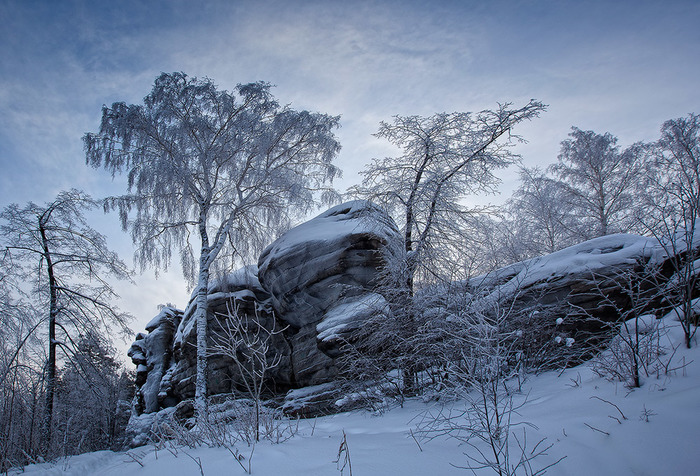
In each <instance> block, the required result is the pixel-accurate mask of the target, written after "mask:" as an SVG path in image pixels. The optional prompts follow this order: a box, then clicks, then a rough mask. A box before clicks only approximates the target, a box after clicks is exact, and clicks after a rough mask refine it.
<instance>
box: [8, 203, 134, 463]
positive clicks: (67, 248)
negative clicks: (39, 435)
mask: <svg viewBox="0 0 700 476" xmlns="http://www.w3.org/2000/svg"><path fill="white" fill-rule="evenodd" d="M96 205H97V203H96V202H95V201H94V200H92V198H90V196H89V195H86V194H85V193H83V192H81V191H78V190H70V191H67V192H61V193H59V194H58V196H57V197H56V199H55V200H54V201H52V202H50V203H47V204H45V205H37V204H34V203H29V204H28V205H26V206H24V207H21V206H19V205H17V204H12V205H10V206H8V207H6V208H5V209H4V210H3V211H2V213H1V214H0V219H2V223H1V224H0V232H1V233H2V239H3V240H4V241H5V242H6V249H7V252H8V253H9V254H10V255H11V256H12V259H13V263H14V266H15V267H16V269H17V272H19V273H20V276H21V277H22V279H23V280H24V282H25V283H33V285H34V289H32V294H34V296H35V299H38V300H39V303H38V305H37V306H36V307H37V308H39V309H44V310H45V311H44V312H45V318H44V319H42V320H41V321H39V322H45V323H47V329H46V330H47V336H46V340H45V342H46V346H47V358H46V363H45V374H44V375H45V378H44V382H45V405H44V422H43V435H44V438H45V440H44V441H45V443H46V448H45V451H48V450H49V445H50V442H51V436H52V434H51V433H52V419H53V405H54V395H55V391H56V379H57V366H58V355H57V350H58V349H59V348H60V349H61V350H62V351H63V353H64V354H65V355H67V356H70V355H72V353H73V352H75V349H76V348H77V344H76V340H75V339H76V337H77V335H78V334H79V333H86V332H90V333H94V334H97V335H104V334H106V333H107V329H109V328H111V327H113V326H116V327H117V328H118V329H119V330H121V331H123V332H125V333H126V332H127V331H128V330H129V329H128V327H127V323H128V320H129V318H130V316H129V315H127V314H125V313H122V312H120V311H119V310H118V309H117V308H116V307H114V306H113V305H112V300H113V299H114V298H117V297H118V296H117V294H116V293H115V291H114V289H113V288H112V286H111V284H110V282H108V281H107V279H108V278H109V277H114V278H117V279H129V278H130V274H129V270H128V268H127V267H126V266H125V265H124V263H123V262H122V261H121V260H120V259H119V257H118V256H117V254H116V253H114V252H112V251H110V250H109V248H108V247H107V244H106V240H105V237H104V236H103V235H101V234H100V233H98V232H97V231H95V230H94V229H93V228H92V227H90V226H89V225H88V223H87V220H86V218H85V214H84V213H85V212H86V211H87V210H90V209H93V208H94V207H95V206H96ZM35 330H36V327H34V328H32V329H31V331H32V332H34V331H35Z"/></svg>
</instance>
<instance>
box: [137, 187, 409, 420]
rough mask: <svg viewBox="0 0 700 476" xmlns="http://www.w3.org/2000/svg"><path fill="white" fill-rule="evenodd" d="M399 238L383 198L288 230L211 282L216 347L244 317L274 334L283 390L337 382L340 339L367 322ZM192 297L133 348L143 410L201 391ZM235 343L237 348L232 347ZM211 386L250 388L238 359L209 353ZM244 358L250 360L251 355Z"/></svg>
mask: <svg viewBox="0 0 700 476" xmlns="http://www.w3.org/2000/svg"><path fill="white" fill-rule="evenodd" d="M399 242H400V234H399V231H398V229H397V227H396V225H395V224H394V222H393V220H391V218H389V217H388V216H387V215H386V214H385V213H384V212H382V211H381V210H380V209H379V208H378V207H376V206H374V205H372V204H371V203H368V202H364V201H354V202H349V203H345V204H342V205H339V206H337V207H334V208H331V209H330V210H328V211H326V212H324V213H322V214H321V215H319V216H318V217H316V218H314V219H312V220H310V221H308V222H306V223H303V224H301V225H299V226H297V227H296V228H293V229H291V230H290V231H289V232H287V233H285V234H284V235H282V236H281V237H280V238H279V239H278V240H276V241H275V242H274V243H272V244H271V245H270V246H269V247H268V248H267V249H266V250H265V251H264V252H263V253H262V255H261V256H260V259H259V263H258V266H248V267H246V268H243V269H241V270H238V271H236V272H234V273H232V274H231V275H229V276H227V277H226V278H225V279H223V280H220V281H216V282H214V283H212V285H210V287H209V296H208V303H209V313H208V325H209V327H208V328H209V333H210V335H209V336H208V340H209V344H210V348H214V347H215V346H216V345H217V344H220V343H221V342H222V341H225V340H226V330H227V328H230V327H231V323H232V322H236V323H237V326H238V328H239V329H244V332H248V333H255V332H262V333H263V335H268V334H269V335H270V338H269V347H268V349H267V357H268V361H270V362H271V361H273V360H276V361H279V363H278V365H276V366H275V367H274V368H273V369H271V370H270V371H269V372H268V373H267V374H266V387H267V388H268V389H269V390H270V391H272V392H274V393H275V394H284V393H286V392H287V391H288V390H289V389H292V388H300V387H307V386H312V385H318V384H323V383H328V382H331V381H333V380H334V379H335V377H336V376H337V368H336V366H335V358H336V357H337V356H338V353H339V344H338V343H339V341H340V340H342V338H343V337H344V336H346V335H348V334H349V333H350V332H351V331H352V330H354V329H356V328H357V327H358V326H360V325H361V323H362V320H363V319H364V318H366V317H367V316H368V313H369V312H371V307H369V303H371V302H375V301H380V300H381V299H382V298H381V296H378V295H377V294H375V293H373V292H372V290H373V288H374V285H375V282H376V279H377V277H378V275H379V270H380V269H381V267H382V266H383V264H384V263H385V262H386V260H387V259H389V258H390V257H391V256H392V255H393V251H392V250H394V249H395V246H394V245H395V244H396V243H399ZM193 311H194V307H193V305H192V304H190V306H188V307H187V308H186V309H185V310H184V311H179V310H176V309H172V308H164V310H163V311H162V312H161V313H160V314H159V315H158V316H156V318H154V319H153V320H152V321H151V323H149V325H148V327H147V329H146V330H147V331H148V334H139V335H138V336H137V340H136V342H134V344H133V345H132V348H131V350H130V351H129V356H130V357H131V358H132V360H133V362H134V364H136V365H137V371H138V375H137V386H138V387H139V390H138V392H137V399H136V402H137V404H136V405H135V410H136V413H137V414H141V413H152V412H156V411H158V410H160V409H162V408H165V407H170V406H173V405H176V404H177V403H179V402H181V401H183V400H186V399H188V398H192V397H194V384H195V378H196V345H195V344H196V325H195V323H194V319H193V314H194V312H193ZM234 351H235V350H234ZM208 360H209V374H208V389H209V393H210V394H211V395H215V394H225V393H230V392H232V391H235V390H236V389H238V390H242V389H243V377H242V375H241V372H240V369H239V368H238V367H237V365H236V364H235V362H234V361H233V360H232V359H231V358H230V357H228V356H226V355H221V354H217V353H216V352H213V353H212V355H210V356H209V359H208ZM243 360H245V359H243Z"/></svg>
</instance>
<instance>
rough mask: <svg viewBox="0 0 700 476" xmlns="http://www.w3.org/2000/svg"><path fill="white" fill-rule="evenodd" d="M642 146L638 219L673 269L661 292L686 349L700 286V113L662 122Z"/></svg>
mask: <svg viewBox="0 0 700 476" xmlns="http://www.w3.org/2000/svg"><path fill="white" fill-rule="evenodd" d="M646 150H647V152H648V160H647V166H648V169H647V173H646V174H645V177H646V181H645V183H644V188H645V192H646V193H645V195H644V197H645V203H644V205H645V207H644V210H645V212H644V214H643V215H641V216H640V220H641V222H642V223H643V224H644V225H645V227H646V228H647V229H648V230H649V231H650V232H651V233H653V234H654V236H655V237H657V238H658V239H659V242H660V243H661V246H662V247H663V248H664V250H665V252H666V255H667V257H668V262H669V264H670V266H671V267H672V268H673V277H672V278H671V280H670V281H669V283H668V285H667V287H666V289H665V296H666V299H667V300H668V302H669V303H670V304H672V305H674V306H676V307H678V308H679V311H680V312H679V317H680V321H681V323H682V327H683V331H684V333H685V343H686V346H687V347H688V348H690V347H691V344H692V339H693V336H694V335H695V333H696V331H697V318H696V317H695V316H696V315H697V313H696V311H695V309H694V307H693V299H694V298H695V297H696V295H697V292H698V285H699V284H700V276H698V269H697V266H698V261H697V260H698V258H700V229H699V228H698V226H699V225H700V223H698V220H699V219H700V116H699V115H697V114H689V115H688V117H682V118H678V119H673V120H669V121H666V122H665V123H664V124H663V126H662V127H661V138H660V139H659V140H658V141H657V142H656V143H654V144H651V145H648V146H647V148H646Z"/></svg>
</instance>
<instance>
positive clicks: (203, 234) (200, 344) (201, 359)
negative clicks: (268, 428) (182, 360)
mask: <svg viewBox="0 0 700 476" xmlns="http://www.w3.org/2000/svg"><path fill="white" fill-rule="evenodd" d="M199 235H200V238H201V241H202V248H201V252H200V255H199V277H198V279H197V292H196V297H195V311H194V319H195V322H196V324H197V382H196V384H195V394H194V409H195V415H196V418H197V425H198V426H200V427H202V426H203V424H204V423H205V422H206V420H207V418H208V413H209V412H208V408H207V390H208V389H207V387H208V385H207V378H208V362H207V347H208V345H207V310H208V305H207V291H208V288H209V267H210V266H211V256H210V255H211V253H212V250H211V249H210V247H209V236H208V234H207V221H206V211H205V210H203V211H201V212H200V222H199Z"/></svg>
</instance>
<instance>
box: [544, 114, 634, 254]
mask: <svg viewBox="0 0 700 476" xmlns="http://www.w3.org/2000/svg"><path fill="white" fill-rule="evenodd" d="M571 129H572V130H571V133H569V137H571V138H570V139H567V140H565V141H563V142H562V143H561V152H560V154H559V157H558V158H559V162H558V163H557V164H555V165H553V166H552V167H551V169H550V170H551V171H552V172H553V173H554V175H555V176H556V178H557V179H558V180H559V181H560V182H561V183H562V184H563V185H564V186H565V188H566V193H567V202H568V205H569V206H570V207H571V212H572V213H573V215H574V216H575V218H576V221H575V222H574V223H575V224H577V226H576V227H575V228H574V230H572V231H574V232H576V233H577V234H578V238H579V240H581V241H582V240H588V239H591V238H595V237H597V236H603V235H608V234H611V233H621V232H627V231H630V230H631V229H632V228H633V227H634V225H635V220H634V213H633V208H634V191H635V190H636V189H637V183H638V180H639V179H640V173H641V170H642V168H641V161H640V160H638V157H637V155H636V154H635V153H634V148H630V149H628V150H626V151H624V152H620V150H619V147H618V146H617V138H616V137H614V136H613V135H612V134H610V133H608V132H606V133H605V134H602V135H601V134H597V133H595V132H593V131H582V130H581V129H578V128H577V127H572V128H571ZM591 230H593V231H592V232H591Z"/></svg>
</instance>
